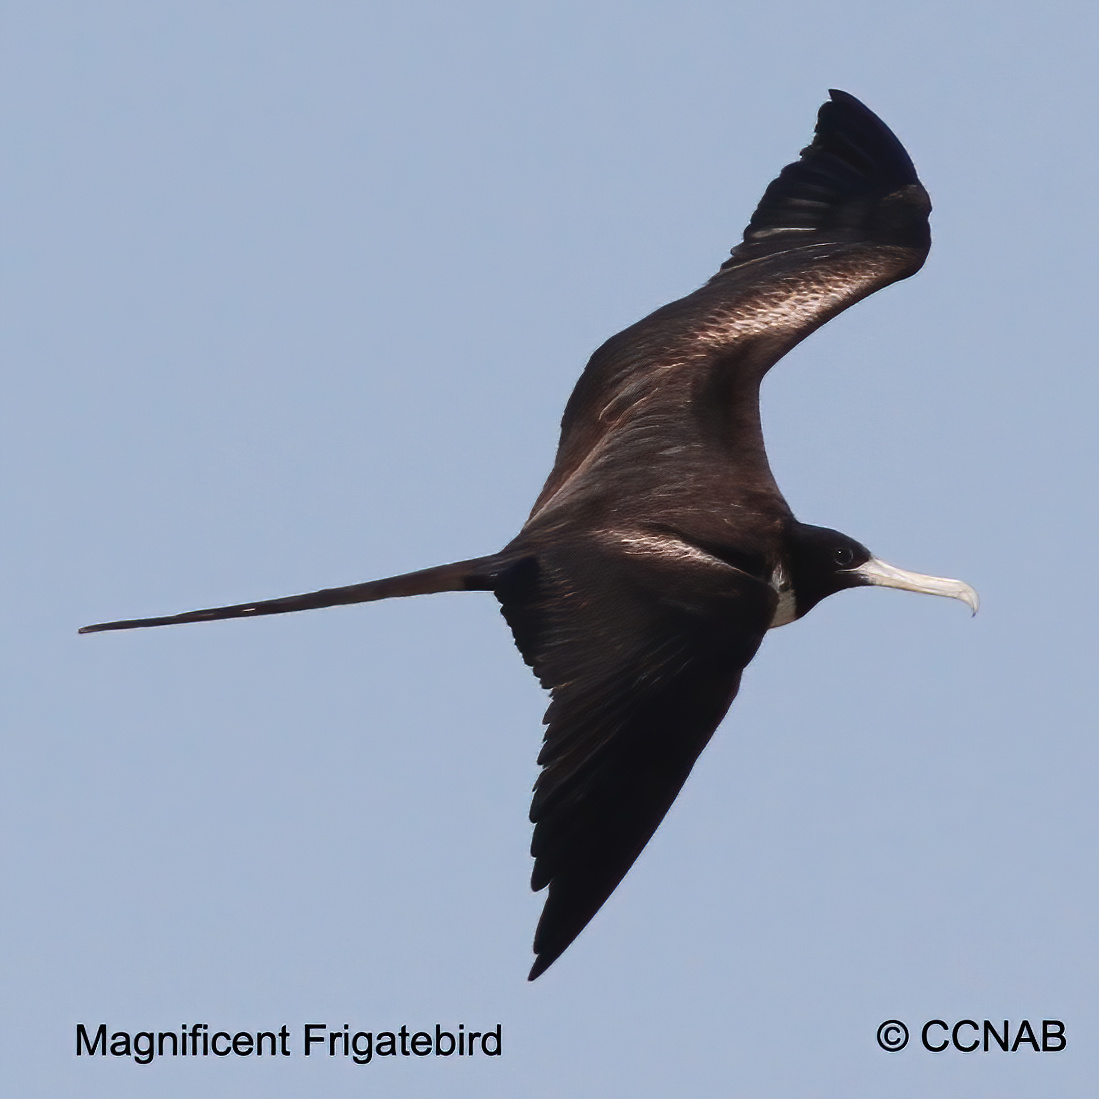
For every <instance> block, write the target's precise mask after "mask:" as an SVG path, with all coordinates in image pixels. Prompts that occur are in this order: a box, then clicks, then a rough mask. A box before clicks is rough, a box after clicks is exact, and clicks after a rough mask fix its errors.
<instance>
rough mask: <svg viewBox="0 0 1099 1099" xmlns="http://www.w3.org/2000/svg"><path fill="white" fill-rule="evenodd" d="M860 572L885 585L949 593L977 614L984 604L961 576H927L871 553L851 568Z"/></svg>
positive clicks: (867, 580) (869, 578)
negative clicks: (955, 577) (855, 567)
mask: <svg viewBox="0 0 1099 1099" xmlns="http://www.w3.org/2000/svg"><path fill="white" fill-rule="evenodd" d="M851 571H852V572H853V573H854V574H855V575H856V576H861V577H862V579H863V582H864V583H866V584H876V585H878V586H879V587H882V588H901V589H903V590H904V591H919V592H923V593H924V594H925V595H946V596H949V597H950V598H951V599H960V600H961V601H962V602H963V603H965V604H966V605H967V606H968V607H969V608H970V610H972V611H973V613H974V614H976V613H977V608H978V607H979V606H980V605H981V601H980V600H979V599H978V598H977V593H976V592H975V591H974V590H973V589H972V588H971V587H970V586H969V585H968V584H965V583H963V582H962V581H961V580H948V579H947V578H946V577H945V576H924V575H923V573H920V572H909V571H908V570H907V569H898V568H897V567H896V566H894V565H887V564H886V563H885V562H884V561H879V560H878V559H877V558H876V557H871V558H870V560H869V561H867V562H866V564H865V565H860V566H859V567H858V568H857V569H852V570H851Z"/></svg>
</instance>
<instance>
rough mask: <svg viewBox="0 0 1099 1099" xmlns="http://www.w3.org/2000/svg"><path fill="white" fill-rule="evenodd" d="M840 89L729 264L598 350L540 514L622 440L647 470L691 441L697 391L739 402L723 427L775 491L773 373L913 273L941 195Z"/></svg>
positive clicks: (597, 473) (567, 420) (597, 469)
mask: <svg viewBox="0 0 1099 1099" xmlns="http://www.w3.org/2000/svg"><path fill="white" fill-rule="evenodd" d="M830 95H831V99H830V101H829V102H827V103H825V104H824V105H823V106H822V107H821V108H820V112H819V114H818V116H817V126H816V131H815V133H814V136H813V141H812V143H811V144H810V145H809V146H808V147H807V148H806V149H804V150H803V151H802V154H801V158H800V159H799V160H797V161H795V162H794V163H793V164H789V165H787V166H786V167H785V168H783V170H782V171H781V172H780V173H779V175H778V177H777V178H776V179H775V180H773V181H772V183H771V184H770V186H768V188H767V190H766V191H765V193H764V195H763V198H762V199H761V200H760V203H759V206H758V207H757V209H756V211H755V213H754V214H753V215H752V219H751V222H750V223H749V225H748V227H747V229H745V231H744V239H743V241H742V242H741V243H740V244H738V245H737V246H736V247H735V248H734V249H733V251H732V254H731V255H730V258H729V259H728V260H727V261H726V262H725V263H724V264H723V265H722V267H721V269H720V270H719V271H718V273H717V274H716V275H714V277H713V278H712V279H710V281H709V282H708V283H706V285H705V286H703V287H701V288H700V289H698V290H696V291H695V292H694V293H693V294H689V295H688V296H687V297H685V298H681V299H680V300H679V301H675V302H672V303H671V304H669V305H665V306H663V307H662V308H661V309H658V310H656V312H654V313H651V314H650V315H649V316H648V317H646V318H644V319H643V320H641V321H639V322H638V323H636V324H634V325H631V326H630V327H629V328H626V329H624V330H623V331H622V332H620V333H618V335H616V336H613V337H611V339H609V340H608V341H607V342H606V343H605V344H603V346H602V347H600V348H599V349H598V350H597V351H596V352H595V354H594V355H592V357H591V360H590V361H589V363H588V365H587V367H586V369H585V371H584V373H583V375H582V376H581V378H580V380H579V382H578V383H577V385H576V388H575V390H574V391H573V393H572V396H571V398H570V399H569V402H568V405H567V406H566V408H565V414H564V417H563V419H562V422H561V442H560V446H559V449H558V453H557V459H556V462H555V465H554V468H553V471H552V472H551V474H550V477H549V479H548V480H547V482H546V485H545V487H544V488H543V490H542V493H541V495H540V496H539V498H538V500H537V502H536V503H535V506H534V510H533V512H532V513H531V519H532V520H533V519H535V518H537V517H538V516H539V514H540V513H542V512H543V511H544V510H547V509H548V508H549V507H550V506H551V505H554V504H556V503H558V502H564V499H565V498H574V499H575V497H576V494H577V491H578V488H579V491H581V492H582V491H583V483H584V482H591V481H592V480H594V479H596V478H604V477H606V476H607V474H608V472H610V473H612V475H613V472H614V470H615V468H616V465H617V462H616V458H617V457H618V456H617V455H616V453H615V452H616V450H618V449H619V448H622V447H626V448H628V449H629V451H630V453H629V456H628V463H629V464H630V465H631V466H633V467H634V468H636V464H637V463H638V461H644V454H643V453H642V452H643V450H644V448H645V446H646V445H647V446H649V448H650V450H651V451H652V457H653V458H654V459H659V453H658V449H657V448H661V449H663V450H664V451H665V452H667V450H668V448H669V446H670V445H672V444H673V443H674V442H675V441H676V433H677V432H678V433H679V434H680V435H681V436H682V442H683V444H684V445H686V446H690V445H692V444H693V443H694V440H693V439H692V438H691V435H692V432H693V431H694V430H695V424H694V422H693V416H692V414H691V412H692V402H695V401H696V399H697V398H696V394H698V393H699V392H703V393H708V394H709V393H714V392H720V393H722V394H725V395H727V396H728V398H729V400H730V401H732V402H734V403H736V404H737V405H738V410H737V411H738V414H737V415H735V416H732V417H731V418H730V419H729V420H728V422H727V424H726V426H725V432H726V434H727V435H729V436H733V437H735V438H734V439H733V441H734V442H735V443H736V444H737V445H736V446H735V448H734V453H735V455H736V456H737V457H736V459H735V460H737V461H740V460H741V457H740V456H744V457H745V459H746V460H747V462H748V466H749V467H750V468H746V469H745V473H746V474H747V475H748V476H753V477H757V478H758V479H759V480H760V482H761V483H764V484H766V486H767V487H768V489H771V490H773V491H774V492H775V493H776V494H777V492H778V490H777V487H775V486H774V482H773V479H772V478H771V475H770V470H769V469H768V468H767V466H766V457H765V452H764V448H763V439H762V435H761V433H760V428H759V415H758V386H759V382H760V381H761V379H762V378H763V375H764V374H766V372H767V371H768V370H769V369H770V368H771V366H773V365H774V364H775V362H777V361H778V359H780V358H781V357H782V356H783V355H784V354H785V353H786V352H787V351H789V350H790V349H791V348H792V347H793V346H794V345H795V344H797V343H799V342H800V341H801V340H803V339H805V337H806V336H808V335H809V334H810V333H811V332H813V331H815V330H816V329H817V328H819V327H820V326H821V325H822V324H824V323H825V322H826V321H828V320H829V319H831V318H832V317H834V316H835V315H836V314H837V313H840V312H842V311H843V310H844V309H846V308H848V307H849V306H851V305H853V304H854V303H855V302H857V301H859V300H860V299H862V298H864V297H866V296H867V295H869V294H872V293H874V292H875V291H876V290H880V289H881V288H882V287H884V286H888V285H889V284H890V283H892V282H896V281H897V280H899V279H903V278H907V277H908V276H910V275H913V274H915V273H916V271H918V270H919V269H920V267H921V266H922V265H923V262H924V259H925V258H926V256H927V252H928V249H929V248H930V244H931V235H930V229H929V227H928V214H929V213H930V210H931V202H930V200H929V199H928V197H927V192H926V191H925V190H924V188H923V186H922V184H921V183H920V181H919V179H918V177H917V176H916V170H915V168H914V167H913V165H912V161H911V159H910V158H909V156H908V154H907V152H905V149H904V147H903V146H902V145H901V143H900V142H899V141H898V140H897V138H896V137H895V136H894V134H893V133H892V131H891V130H890V129H889V128H888V127H887V126H886V125H885V123H884V122H882V121H881V119H879V118H878V117H877V115H875V114H874V113H873V112H872V111H870V110H869V109H868V108H867V107H865V106H864V105H863V104H862V103H860V102H859V101H858V100H857V99H855V98H854V96H851V95H848V94H847V93H846V92H840V91H832V92H831V93H830ZM639 414H643V415H644V416H646V417H648V418H649V419H650V420H651V419H653V418H654V417H659V419H660V424H661V426H660V430H659V431H658V432H653V431H652V430H651V429H648V428H647V429H646V431H645V433H644V435H645V438H640V439H639V437H638V436H639V433H638V432H636V431H633V430H632V428H631V421H632V420H633V419H634V418H635V417H636V416H637V415H639ZM650 440H651V441H650ZM626 460H627V459H623V461H626ZM576 481H579V482H581V484H580V485H579V486H578V485H577V484H576V483H570V482H576ZM563 490H565V491H563ZM558 497H560V500H558V499H556V498H558Z"/></svg>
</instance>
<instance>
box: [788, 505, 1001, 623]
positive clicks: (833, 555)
mask: <svg viewBox="0 0 1099 1099" xmlns="http://www.w3.org/2000/svg"><path fill="white" fill-rule="evenodd" d="M789 569H790V581H791V584H792V586H793V590H794V598H795V600H796V614H795V617H796V618H801V617H802V615H804V614H807V613H808V612H809V611H811V610H812V609H813V607H815V606H816V605H817V604H818V603H819V602H820V601H821V600H822V599H824V598H825V597H826V596H829V595H833V594H834V593H835V592H838V591H843V590H844V589H845V588H861V587H866V586H867V585H876V586H878V587H883V588H901V589H903V590H904V591H918V592H923V593H924V594H925V595H945V596H949V597H950V598H951V599H960V600H961V601H962V602H963V603H965V604H966V605H967V606H968V607H969V608H970V609H971V610H972V611H973V613H974V614H976V613H977V607H978V606H979V600H978V598H977V593H976V592H975V591H974V590H973V588H971V587H970V586H969V585H968V584H966V583H963V582H962V581H961V580H950V579H948V578H946V577H944V576H925V575H924V574H923V573H919V572H909V571H908V570H907V569H898V568H897V567H896V566H895V565H887V564H886V563H885V562H884V561H880V560H878V558H876V557H874V556H873V555H872V554H871V553H870V551H869V550H868V549H867V548H866V547H865V546H864V545H862V544H861V543H860V542H856V541H855V539H854V538H849V537H848V536H847V535H846V534H841V533H840V532H839V531H838V530H829V529H828V528H827V527H812V526H808V525H807V524H805V523H799V524H798V525H797V528H796V529H795V531H794V536H793V538H792V539H791V543H790V555H789Z"/></svg>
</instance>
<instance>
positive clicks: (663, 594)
mask: <svg viewBox="0 0 1099 1099" xmlns="http://www.w3.org/2000/svg"><path fill="white" fill-rule="evenodd" d="M677 554H678V555H677ZM496 594H497V597H498V598H499V599H500V602H501V604H502V607H503V612H504V616H505V617H506V618H507V621H508V624H509V625H510V626H511V628H512V632H513V633H514V635H515V640H516V643H517V644H518V646H519V649H520V651H521V652H522V654H523V658H524V659H525V660H526V661H527V663H528V664H530V665H531V667H532V668H533V669H534V672H535V674H536V675H537V676H538V678H539V680H540V681H541V683H542V685H543V686H544V687H547V688H549V689H550V691H551V692H552V697H551V702H550V706H549V709H548V710H547V712H546V716H545V719H544V721H545V724H546V725H547V729H546V734H545V743H544V746H543V748H542V752H541V754H540V755H539V757H538V762H539V764H541V766H542V772H541V774H540V775H539V778H538V781H537V783H536V784H535V788H534V799H533V802H532V805H531V811H530V817H531V820H532V821H533V822H534V825H535V829H534V836H533V840H532V843H531V854H532V855H533V856H534V858H535V864H534V872H533V876H532V878H531V886H532V888H534V889H535V890H538V889H542V888H543V887H545V886H547V885H548V886H549V893H548V896H547V898H546V904H545V907H544V909H543V912H542V917H541V920H540V921H539V924H538V930H537V932H536V934H535V940H534V950H535V953H536V954H537V955H538V958H537V960H536V962H535V964H534V967H533V969H532V970H531V973H530V978H531V980H533V979H534V978H535V977H537V976H538V975H539V974H540V973H542V972H543V971H544V970H545V969H546V968H547V967H548V966H549V965H550V964H551V963H552V962H553V961H554V960H555V959H556V958H557V957H558V956H559V955H560V954H561V952H562V951H563V950H565V948H566V947H567V946H568V945H569V944H570V943H571V942H572V941H573V939H575V938H576V936H577V935H578V934H579V933H580V932H581V931H582V930H583V928H584V927H585V925H586V924H587V923H588V921H589V920H590V919H591V918H592V916H594V915H595V913H596V912H597V911H598V910H599V908H600V907H601V906H602V904H603V902H604V901H605V900H606V899H607V898H608V897H609V896H610V894H611V893H612V892H613V891H614V889H615V887H616V886H617V885H618V883H619V882H620V881H621V880H622V877H623V876H624V875H625V873H626V871H627V870H629V868H630V866H631V865H632V864H633V862H634V860H635V859H636V858H637V856H638V855H639V854H640V853H641V850H642V849H643V848H644V846H645V844H646V843H648V841H649V839H650V837H651V836H652V834H653V832H654V831H655V830H656V828H657V826H658V825H659V824H660V822H661V820H662V819H663V818H664V815H665V813H667V811H668V808H669V807H670V806H671V804H672V802H673V801H674V800H675V797H676V795H677V794H678V793H679V790H680V788H681V787H682V785H683V783H684V781H685V780H686V778H687V775H688V774H689V773H690V770H691V768H692V766H693V765H694V762H695V760H696V759H697V758H698V755H699V753H700V752H701V751H702V749H703V748H704V747H705V746H706V744H707V742H708V741H709V739H710V737H711V736H712V735H713V732H714V730H715V729H716V728H717V726H718V723H719V722H720V721H721V719H722V717H724V716H725V712H726V710H728V708H729V704H730V703H731V702H732V700H733V698H734V696H735V695H736V692H737V688H738V687H739V685H740V673H741V670H742V669H743V668H744V666H745V665H746V664H747V663H748V661H749V660H751V659H752V657H753V656H754V655H755V652H756V649H757V648H758V647H759V644H760V642H761V641H762V639H763V635H764V633H765V632H766V629H767V626H768V624H769V622H770V620H771V615H772V613H773V610H774V605H775V600H776V596H775V593H774V591H773V590H772V589H771V588H770V586H769V585H767V584H765V583H763V582H761V581H760V580H758V579H756V578H754V577H751V576H748V575H747V574H745V573H743V572H741V571H740V570H738V569H736V568H734V567H732V566H731V565H729V564H727V563H725V562H723V561H720V560H719V559H717V558H715V557H711V556H710V555H709V554H707V553H705V552H703V551H701V550H698V549H697V548H695V547H692V546H689V545H688V544H686V543H682V542H678V541H677V540H675V539H674V538H671V537H664V536H645V535H637V536H623V537H621V538H618V539H617V540H616V541H615V543H614V544H611V542H610V541H609V540H607V539H604V538H599V539H596V538H592V539H588V540H586V541H584V542H576V543H573V544H571V545H565V546H558V547H553V548H552V549H550V550H547V551H543V552H541V553H539V555H538V556H537V557H535V556H530V557H527V558H525V559H523V560H521V561H519V562H518V563H517V564H516V565H513V566H512V567H511V569H510V570H509V571H508V572H507V573H505V574H504V575H503V576H501V577H500V578H499V579H498V580H497V585H496Z"/></svg>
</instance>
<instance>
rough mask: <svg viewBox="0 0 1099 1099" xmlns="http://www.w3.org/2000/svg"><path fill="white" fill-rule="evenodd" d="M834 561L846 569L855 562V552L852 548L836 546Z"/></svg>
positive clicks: (833, 555)
mask: <svg viewBox="0 0 1099 1099" xmlns="http://www.w3.org/2000/svg"><path fill="white" fill-rule="evenodd" d="M832 560H833V561H834V562H835V563H836V564H837V565H839V567H840V568H841V569H842V568H846V567H847V566H848V565H850V564H851V562H852V561H854V560H855V551H854V550H853V549H852V548H851V547H850V546H836V548H835V549H834V550H832Z"/></svg>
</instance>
